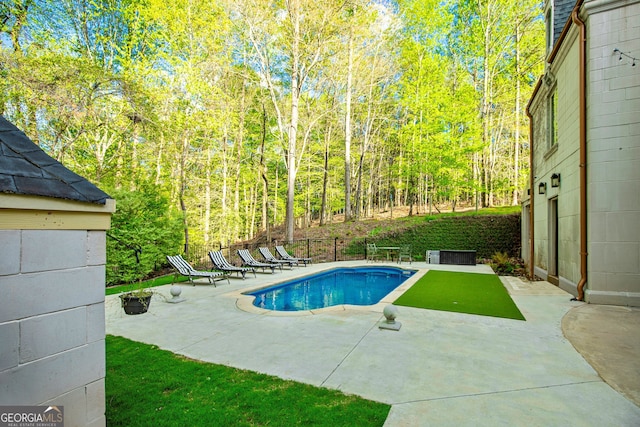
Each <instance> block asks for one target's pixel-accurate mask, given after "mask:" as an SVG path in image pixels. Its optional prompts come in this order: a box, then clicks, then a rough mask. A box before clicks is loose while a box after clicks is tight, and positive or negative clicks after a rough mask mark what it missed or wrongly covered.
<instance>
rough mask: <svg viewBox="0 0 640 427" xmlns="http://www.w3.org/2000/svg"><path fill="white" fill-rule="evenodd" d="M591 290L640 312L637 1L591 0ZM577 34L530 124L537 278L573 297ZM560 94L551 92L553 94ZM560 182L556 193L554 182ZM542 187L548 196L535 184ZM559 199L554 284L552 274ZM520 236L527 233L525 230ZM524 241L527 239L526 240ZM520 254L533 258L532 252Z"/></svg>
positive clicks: (534, 105) (584, 15)
mask: <svg viewBox="0 0 640 427" xmlns="http://www.w3.org/2000/svg"><path fill="white" fill-rule="evenodd" d="M580 17H581V19H582V20H583V21H584V22H585V28H586V37H587V49H586V61H587V68H586V105H587V115H586V138H587V150H586V151H587V152H586V156H587V163H586V171H587V186H586V199H587V210H586V222H587V230H588V232H587V253H588V255H587V285H586V288H585V300H586V301H588V302H591V303H600V304H616V305H632V306H640V61H638V60H636V62H637V64H636V66H632V61H633V60H632V58H626V57H624V56H623V57H622V60H620V58H621V56H620V55H619V54H618V53H615V52H614V49H619V50H620V51H622V52H626V53H628V54H629V55H631V56H635V57H638V56H640V55H639V53H640V51H639V50H638V46H640V1H638V0H636V1H629V0H627V1H625V0H585V1H584V3H583V5H582V8H581V12H580ZM578 35H579V34H578V28H577V26H576V25H571V26H570V27H569V30H568V32H567V34H566V36H565V37H564V39H562V40H561V45H560V46H559V48H558V51H557V55H556V56H555V58H554V59H553V63H552V64H549V65H548V67H547V72H546V74H545V77H544V78H543V82H544V83H542V84H541V85H540V88H539V90H538V91H537V92H536V93H535V95H534V97H533V98H532V99H531V101H530V103H529V113H530V114H531V116H532V137H533V141H532V146H533V156H532V165H531V167H532V170H533V173H532V175H533V176H534V177H535V178H533V190H534V191H533V193H534V194H531V195H530V196H529V199H528V200H525V201H524V203H523V205H524V207H525V208H526V207H527V206H528V204H529V203H531V204H533V207H534V234H533V237H534V243H533V246H534V256H533V260H528V259H527V260H528V261H530V262H531V261H532V262H533V264H534V273H535V274H536V275H537V276H539V277H542V278H544V279H547V280H550V281H552V282H556V281H557V283H558V285H559V286H560V287H561V288H563V289H565V290H567V291H569V292H570V293H572V294H574V295H577V284H578V282H579V281H580V279H581V274H580V267H581V264H580V181H579V172H580V168H579V162H580V160H579V154H580V152H579V149H580V129H579V114H580V113H579V99H580V98H579V79H578V76H579V67H580V61H579V59H580V58H579V53H580V43H579V40H578V38H579V37H578ZM554 85H555V86H554ZM554 87H556V88H557V98H558V103H557V117H558V121H557V122H558V127H557V129H558V132H557V135H558V138H557V141H558V142H557V147H553V148H550V146H549V145H548V140H549V132H548V131H549V129H548V124H549V123H548V122H549V120H548V114H549V103H548V99H549V96H550V94H551V91H552V90H553V88H554ZM553 173H559V174H560V176H561V183H560V186H559V187H558V188H552V187H551V184H550V176H551V174H553ZM543 182H544V183H546V185H547V188H546V193H545V194H544V195H541V194H538V185H539V184H540V183H543ZM554 200H557V210H558V215H557V217H558V219H557V222H558V227H557V234H558V265H557V273H558V274H557V277H553V276H551V275H550V272H551V271H550V270H551V269H552V266H551V265H550V264H551V259H552V257H553V248H552V247H553V245H554V242H553V241H552V240H551V239H550V237H551V236H553V227H552V224H553V218H552V217H551V216H550V215H551V214H552V212H553V211H552V210H551V206H552V203H553V202H554ZM523 233H524V231H523ZM523 241H526V240H523ZM523 255H525V256H527V257H529V254H528V251H523Z"/></svg>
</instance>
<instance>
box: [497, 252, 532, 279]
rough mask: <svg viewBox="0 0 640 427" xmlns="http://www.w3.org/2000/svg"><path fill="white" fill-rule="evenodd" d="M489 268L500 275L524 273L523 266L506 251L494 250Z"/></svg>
mask: <svg viewBox="0 0 640 427" xmlns="http://www.w3.org/2000/svg"><path fill="white" fill-rule="evenodd" d="M491 268H493V271H495V272H496V273H497V274H500V275H502V276H513V275H521V274H522V275H524V274H526V273H525V271H524V266H523V265H522V264H521V263H520V260H519V259H518V258H515V257H509V254H507V253H506V252H496V253H495V254H493V256H492V257H491Z"/></svg>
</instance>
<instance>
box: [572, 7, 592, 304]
mask: <svg viewBox="0 0 640 427" xmlns="http://www.w3.org/2000/svg"><path fill="white" fill-rule="evenodd" d="M582 3H583V2H582V1H579V2H578V4H576V7H575V8H574V9H573V12H571V19H572V20H573V23H574V24H576V25H577V26H578V28H579V30H580V38H579V41H580V64H579V66H578V68H579V72H580V76H579V82H580V83H579V84H580V95H579V96H580V100H579V101H580V275H581V277H580V281H579V282H578V296H577V297H576V298H575V299H576V300H577V301H584V287H585V285H586V284H587V255H588V254H587V102H586V73H587V61H586V43H587V37H586V28H585V25H584V22H583V21H582V20H580V17H579V16H578V12H579V11H580V6H581V5H582Z"/></svg>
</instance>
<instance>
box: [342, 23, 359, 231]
mask: <svg viewBox="0 0 640 427" xmlns="http://www.w3.org/2000/svg"><path fill="white" fill-rule="evenodd" d="M352 86H353V31H352V30H349V42H348V63H347V89H346V91H347V93H346V94H345V113H344V220H345V222H346V221H350V220H351V92H352ZM356 209H357V206H356Z"/></svg>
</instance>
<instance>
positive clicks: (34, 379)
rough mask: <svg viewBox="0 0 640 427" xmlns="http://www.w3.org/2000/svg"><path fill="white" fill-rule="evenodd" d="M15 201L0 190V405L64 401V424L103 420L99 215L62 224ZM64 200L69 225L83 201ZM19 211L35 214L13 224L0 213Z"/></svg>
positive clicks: (102, 248) (103, 257)
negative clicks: (92, 221)
mask: <svg viewBox="0 0 640 427" xmlns="http://www.w3.org/2000/svg"><path fill="white" fill-rule="evenodd" d="M7 200H10V202H9V203H5V202H6V201H7ZM20 200H21V198H20V197H18V196H2V195H0V253H1V254H2V256H1V257H0V294H1V295H2V296H3V297H2V298H0V342H1V343H2V345H0V405H56V406H64V415H65V425H70V426H72V425H78V426H80V425H82V426H104V425H105V424H106V421H105V402H104V378H105V369H106V367H105V317H104V285H105V264H106V230H104V221H103V220H102V219H100V220H99V221H97V222H96V223H97V224H99V225H98V226H96V227H95V229H93V227H90V226H89V227H87V226H86V224H87V222H86V221H87V220H86V218H85V220H84V221H85V228H86V229H84V230H78V229H70V230H68V229H60V227H59V223H56V224H53V225H51V224H50V223H48V222H47V221H46V220H44V221H42V218H46V217H47V216H48V215H51V213H52V212H51V211H37V210H34V209H29V208H25V205H24V204H23V206H19V205H20V202H19V201H20ZM23 200H27V201H29V200H32V199H29V198H24V199H23ZM16 201H18V203H16ZM55 203H57V204H58V205H59V204H60V202H55ZM65 203H67V209H68V215H67V214H66V213H65V212H64V211H61V210H57V211H56V217H57V218H62V219H64V220H65V221H67V222H68V223H72V222H73V218H75V217H77V214H78V213H79V212H78V211H82V210H83V209H82V205H83V204H81V203H72V202H65ZM8 205H11V206H8ZM27 205H28V203H27ZM78 206H80V209H78ZM56 207H57V208H59V207H60V206H56ZM91 209H93V210H96V209H95V208H94V207H91ZM114 209H115V206H106V207H103V208H102V214H104V213H105V212H106V213H112V212H113V210H114ZM20 210H22V211H23V213H24V217H31V218H33V219H34V220H33V221H32V222H31V224H26V225H23V228H17V227H11V226H10V224H11V221H10V220H6V217H5V215H4V214H5V213H8V215H7V217H8V218H12V217H13V215H14V214H15V212H16V211H20ZM84 213H86V212H84ZM84 213H83V214H84ZM99 216H101V215H99ZM48 227H53V229H48ZM71 228H73V227H71ZM100 228H103V229H100Z"/></svg>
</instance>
